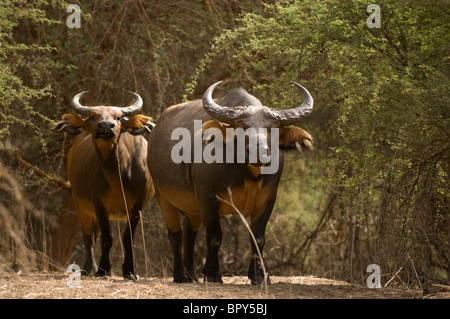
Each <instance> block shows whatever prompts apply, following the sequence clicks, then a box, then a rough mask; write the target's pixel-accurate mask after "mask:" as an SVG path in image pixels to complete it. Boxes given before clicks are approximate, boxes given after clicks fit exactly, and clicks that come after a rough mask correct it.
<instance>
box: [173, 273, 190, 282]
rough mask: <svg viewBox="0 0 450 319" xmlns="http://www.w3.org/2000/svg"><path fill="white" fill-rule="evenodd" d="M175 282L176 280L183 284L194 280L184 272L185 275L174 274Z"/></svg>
mask: <svg viewBox="0 0 450 319" xmlns="http://www.w3.org/2000/svg"><path fill="white" fill-rule="evenodd" d="M173 282H176V283H177V284H182V283H186V282H192V279H191V278H189V277H188V276H187V275H186V274H183V275H179V276H174V277H173Z"/></svg>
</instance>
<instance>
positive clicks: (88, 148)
mask: <svg viewBox="0 0 450 319" xmlns="http://www.w3.org/2000/svg"><path fill="white" fill-rule="evenodd" d="M85 93H86V92H82V93H79V94H77V95H75V97H74V98H73V99H72V103H71V104H72V109H73V111H74V112H75V113H73V114H65V115H64V116H63V117H62V118H63V120H62V121H61V122H59V123H58V124H57V126H56V128H57V129H58V130H63V131H65V132H66V133H68V134H71V135H76V139H75V141H74V142H73V145H72V146H71V147H70V150H69V152H68V155H67V176H68V179H69V181H70V183H71V186H72V194H73V199H74V203H75V208H76V210H77V212H78V216H79V218H80V221H81V225H82V230H83V237H84V244H85V249H86V253H85V262H84V266H83V270H84V271H85V272H86V273H91V272H93V273H94V274H95V275H96V276H103V275H107V274H109V273H110V271H111V262H110V258H109V251H110V249H111V246H112V240H113V239H112V234H111V228H110V223H109V220H110V219H115V220H123V219H126V220H128V227H127V228H126V230H125V232H124V234H123V245H124V250H125V258H124V263H123V265H122V270H123V276H124V277H125V278H129V279H134V278H135V276H136V274H135V270H134V261H133V247H132V246H133V233H134V229H135V227H136V225H137V224H138V223H139V219H140V211H141V210H142V209H143V207H144V206H145V205H146V203H147V202H148V201H149V200H150V199H151V197H152V196H153V193H154V189H153V184H152V180H151V176H150V173H149V170H148V167H147V161H146V158H147V141H146V139H145V138H144V137H143V136H141V135H142V134H144V133H147V132H150V130H151V129H152V128H153V126H154V124H153V123H152V122H151V118H150V117H148V116H145V115H142V114H137V113H139V112H140V111H141V109H142V104H143V102H142V99H141V97H140V96H139V95H138V94H136V93H132V92H130V93H131V94H132V95H133V96H134V97H135V99H136V101H135V102H134V103H133V104H132V105H130V106H128V107H115V106H95V107H88V106H83V105H81V103H80V98H81V97H82V96H83V94H85ZM100 233H101V244H102V256H101V259H100V264H99V266H98V267H97V264H96V262H95V259H94V245H95V242H96V239H97V237H98V236H99V234H100Z"/></svg>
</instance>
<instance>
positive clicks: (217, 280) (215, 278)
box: [203, 275, 223, 284]
mask: <svg viewBox="0 0 450 319" xmlns="http://www.w3.org/2000/svg"><path fill="white" fill-rule="evenodd" d="M203 281H204V282H206V281H208V282H215V283H218V284H223V281H222V276H221V275H215V276H206V275H205V276H203Z"/></svg>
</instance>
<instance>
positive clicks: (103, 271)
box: [94, 268, 111, 277]
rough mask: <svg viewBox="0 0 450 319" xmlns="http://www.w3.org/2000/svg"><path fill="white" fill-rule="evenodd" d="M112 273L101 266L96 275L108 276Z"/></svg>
mask: <svg viewBox="0 0 450 319" xmlns="http://www.w3.org/2000/svg"><path fill="white" fill-rule="evenodd" d="M110 275H111V274H110V273H109V271H106V270H104V269H101V268H99V269H98V270H97V272H96V273H95V275H94V277H107V276H110Z"/></svg>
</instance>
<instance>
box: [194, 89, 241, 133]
mask: <svg viewBox="0 0 450 319" xmlns="http://www.w3.org/2000/svg"><path fill="white" fill-rule="evenodd" d="M220 83H222V81H219V82H216V83H214V84H213V85H211V86H210V87H209V88H208V89H207V90H206V92H205V94H203V98H202V103H203V108H204V109H205V111H206V112H207V113H208V114H209V115H210V116H211V117H212V118H214V119H215V120H217V121H219V122H223V123H228V124H233V123H234V121H235V120H236V119H238V118H239V117H240V116H241V115H242V114H243V109H242V107H227V106H221V105H219V104H217V103H216V102H214V100H213V98H212V92H213V91H214V89H215V88H216V86H218V85H219V84H220Z"/></svg>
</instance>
